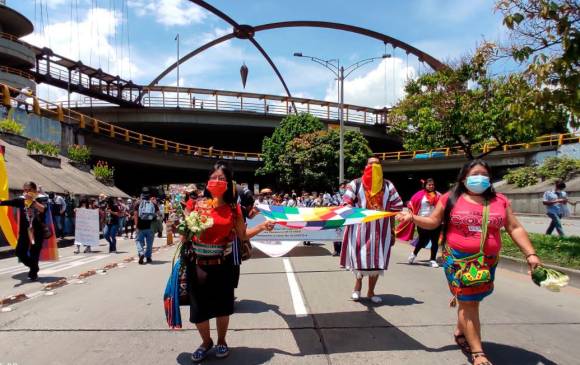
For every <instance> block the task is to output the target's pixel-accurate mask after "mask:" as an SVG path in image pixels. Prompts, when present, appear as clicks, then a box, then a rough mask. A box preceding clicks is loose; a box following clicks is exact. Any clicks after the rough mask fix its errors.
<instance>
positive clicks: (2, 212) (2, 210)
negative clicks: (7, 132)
mask: <svg viewBox="0 0 580 365" xmlns="http://www.w3.org/2000/svg"><path fill="white" fill-rule="evenodd" d="M8 198H9V196H8V173H7V172H6V164H5V163H4V149H3V148H0V200H7V199H8ZM8 209H10V208H9V207H0V229H1V230H2V234H3V235H4V237H5V238H6V240H7V241H8V244H10V246H12V247H14V248H16V239H17V237H16V234H15V233H14V230H13V228H12V223H11V222H10V218H9V216H8Z"/></svg>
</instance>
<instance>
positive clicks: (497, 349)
mask: <svg viewBox="0 0 580 365" xmlns="http://www.w3.org/2000/svg"><path fill="white" fill-rule="evenodd" d="M483 349H484V351H485V353H486V354H487V356H488V358H489V360H490V361H491V362H492V363H494V364H517V365H558V364H557V363H555V362H553V361H552V360H550V359H547V358H545V357H544V356H542V355H540V354H537V353H535V352H532V351H528V350H525V349H522V348H521V347H515V346H509V345H502V344H499V343H494V342H485V341H484V342H483ZM445 351H458V348H457V346H455V345H448V346H444V347H441V348H439V349H428V350H427V352H445ZM467 361H468V362H469V359H467Z"/></svg>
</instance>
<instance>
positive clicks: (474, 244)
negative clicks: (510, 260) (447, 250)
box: [439, 193, 510, 256]
mask: <svg viewBox="0 0 580 365" xmlns="http://www.w3.org/2000/svg"><path fill="white" fill-rule="evenodd" d="M448 199H449V193H447V194H445V195H443V196H442V197H441V200H439V201H440V203H441V204H443V208H445V204H447V200H448ZM509 206H510V201H509V200H508V198H506V197H505V196H504V195H502V194H497V195H496V197H495V198H494V199H492V200H491V201H490V206H489V223H488V225H487V232H488V233H487V241H486V243H485V246H484V249H483V251H484V252H485V254H486V255H490V256H495V255H497V254H499V251H500V249H501V228H503V227H504V226H505V224H506V215H507V213H506V209H507V207H509ZM482 216H483V205H480V204H474V203H471V202H469V201H467V200H466V199H465V198H464V197H463V196H461V197H459V199H458V200H457V202H456V203H455V206H454V207H453V210H452V211H451V220H450V222H449V227H448V230H447V244H448V245H449V247H451V248H453V249H455V250H458V251H462V252H465V253H477V252H479V245H480V242H481V226H482V224H481V221H482Z"/></svg>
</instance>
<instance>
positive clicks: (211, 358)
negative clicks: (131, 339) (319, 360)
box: [176, 347, 301, 365]
mask: <svg viewBox="0 0 580 365" xmlns="http://www.w3.org/2000/svg"><path fill="white" fill-rule="evenodd" d="M230 350H231V352H230V356H228V357H227V358H226V359H218V358H216V357H215V355H214V350H211V351H210V353H209V355H208V357H207V358H206V359H205V360H204V361H203V364H214V363H215V364H236V365H237V364H244V365H246V364H247V365H257V364H267V363H268V362H270V360H272V358H273V357H274V355H275V354H282V355H290V356H301V355H296V354H291V353H288V352H285V351H280V350H278V349H256V348H249V347H231V348H230ZM176 361H177V363H178V364H180V365H191V364H192V363H193V362H192V361H191V352H182V353H181V354H179V356H177V359H176Z"/></svg>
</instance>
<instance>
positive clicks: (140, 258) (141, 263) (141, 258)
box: [139, 255, 145, 265]
mask: <svg viewBox="0 0 580 365" xmlns="http://www.w3.org/2000/svg"><path fill="white" fill-rule="evenodd" d="M143 260H145V256H141V255H139V265H145V262H143Z"/></svg>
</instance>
